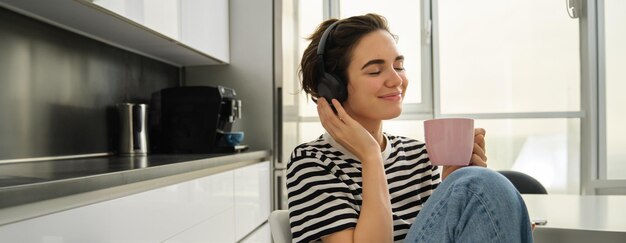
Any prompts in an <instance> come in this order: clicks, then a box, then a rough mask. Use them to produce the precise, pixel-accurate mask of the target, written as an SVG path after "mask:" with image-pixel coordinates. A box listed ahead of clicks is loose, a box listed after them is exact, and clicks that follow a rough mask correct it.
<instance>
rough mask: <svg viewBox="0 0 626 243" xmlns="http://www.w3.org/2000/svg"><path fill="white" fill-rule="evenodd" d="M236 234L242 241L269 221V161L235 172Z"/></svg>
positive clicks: (237, 238)
mask: <svg viewBox="0 0 626 243" xmlns="http://www.w3.org/2000/svg"><path fill="white" fill-rule="evenodd" d="M234 172H235V225H236V228H235V234H236V240H237V241H239V240H241V239H242V238H243V237H244V236H246V235H247V234H248V233H250V232H252V231H253V230H254V229H255V228H257V227H258V226H260V225H261V224H263V223H264V222H265V221H267V218H268V217H269V214H270V207H271V206H270V203H271V195H270V194H271V191H270V164H269V162H268V161H266V162H262V163H258V164H254V165H250V166H246V167H243V168H239V169H236V170H235V171H234Z"/></svg>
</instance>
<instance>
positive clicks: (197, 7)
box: [180, 0, 230, 62]
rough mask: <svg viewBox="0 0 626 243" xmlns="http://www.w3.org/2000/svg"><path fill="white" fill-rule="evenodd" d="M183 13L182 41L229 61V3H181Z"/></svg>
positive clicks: (193, 0)
mask: <svg viewBox="0 0 626 243" xmlns="http://www.w3.org/2000/svg"><path fill="white" fill-rule="evenodd" d="M180 12H181V15H180V26H181V30H180V41H181V42H182V43H184V44H185V45H189V46H191V47H193V48H195V49H198V50H200V51H202V52H205V53H210V54H211V55H212V56H214V57H215V58H218V59H220V60H223V61H224V62H229V61H230V49H229V40H230V38H229V34H230V33H229V28H228V27H229V20H228V16H229V15H228V0H181V2H180ZM207 13H211V14H207Z"/></svg>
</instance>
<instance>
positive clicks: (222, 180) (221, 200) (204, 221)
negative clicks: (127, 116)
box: [0, 161, 270, 243]
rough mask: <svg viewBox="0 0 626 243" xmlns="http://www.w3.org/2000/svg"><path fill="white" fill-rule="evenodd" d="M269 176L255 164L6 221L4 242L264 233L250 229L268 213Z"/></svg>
mask: <svg viewBox="0 0 626 243" xmlns="http://www.w3.org/2000/svg"><path fill="white" fill-rule="evenodd" d="M269 177H270V173H269V162H268V161H265V162H261V163H256V164H252V165H249V166H245V167H241V168H238V169H235V170H231V171H226V172H221V173H218V174H213V175H209V176H206V177H203V178H199V179H194V180H191V181H186V182H183V183H178V184H174V185H171V186H167V187H162V188H157V189H154V190H149V191H145V192H142V193H138V194H134V195H130V196H126V197H122V198H118V199H113V200H109V201H104V202H100V203H96V204H92V205H88V206H84V207H79V208H75V209H71V210H67V211H63V212H58V213H54V214H50V215H45V216H41V217H38V218H34V219H30V220H25V221H21V222H16V223H13V224H8V225H4V226H1V227H0V242H63V243H72V242H77V243H82V242H94V243H98V242H137V243H139V242H164V241H165V242H169V243H178V242H181V243H182V242H235V241H239V240H241V239H242V238H243V237H244V236H246V235H257V234H259V235H261V234H263V233H259V232H260V231H259V230H257V231H255V233H254V234H251V232H253V231H254V230H255V229H257V228H258V227H259V226H261V225H262V224H264V223H265V221H266V220H267V218H268V216H269V212H270V184H269V183H270V182H269ZM258 237H260V238H263V236H255V239H256V238H258ZM252 242H264V241H252Z"/></svg>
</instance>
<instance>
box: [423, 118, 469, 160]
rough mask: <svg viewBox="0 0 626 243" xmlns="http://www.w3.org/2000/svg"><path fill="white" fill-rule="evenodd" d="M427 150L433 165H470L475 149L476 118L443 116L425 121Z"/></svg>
mask: <svg viewBox="0 0 626 243" xmlns="http://www.w3.org/2000/svg"><path fill="white" fill-rule="evenodd" d="M424 137H425V138H426V151H428V157H430V161H431V163H432V164H433V165H455V166H464V165H469V163H470V160H471V158H472V150H473V149H474V120H473V119H468V118H441V119H433V120H427V121H424Z"/></svg>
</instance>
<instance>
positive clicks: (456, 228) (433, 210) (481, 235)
mask: <svg viewBox="0 0 626 243" xmlns="http://www.w3.org/2000/svg"><path fill="white" fill-rule="evenodd" d="M532 241H533V238H532V230H531V223H530V219H529V217H528V211H527V210H526V205H525V204H524V201H523V199H522V197H521V196H520V195H519V193H518V192H517V190H516V189H515V187H514V186H513V184H511V182H509V181H508V180H507V179H506V178H505V177H504V176H502V175H500V174H499V173H497V172H495V171H492V170H489V169H486V168H481V167H476V166H470V167H464V168H461V169H458V170H456V171H454V172H452V173H451V174H450V175H449V176H448V177H447V178H446V179H445V180H443V182H442V183H441V184H440V185H439V186H438V187H437V189H436V190H435V192H434V193H433V194H432V195H431V196H430V198H429V199H428V201H426V203H425V204H424V207H423V208H422V210H421V211H420V213H419V214H418V216H417V218H416V220H415V223H413V225H412V226H411V229H410V230H409V233H408V235H407V237H406V239H405V241H404V242H411V243H413V242H428V243H430V242H462V243H465V242H481V243H482V242H503V243H514V242H532Z"/></svg>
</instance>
